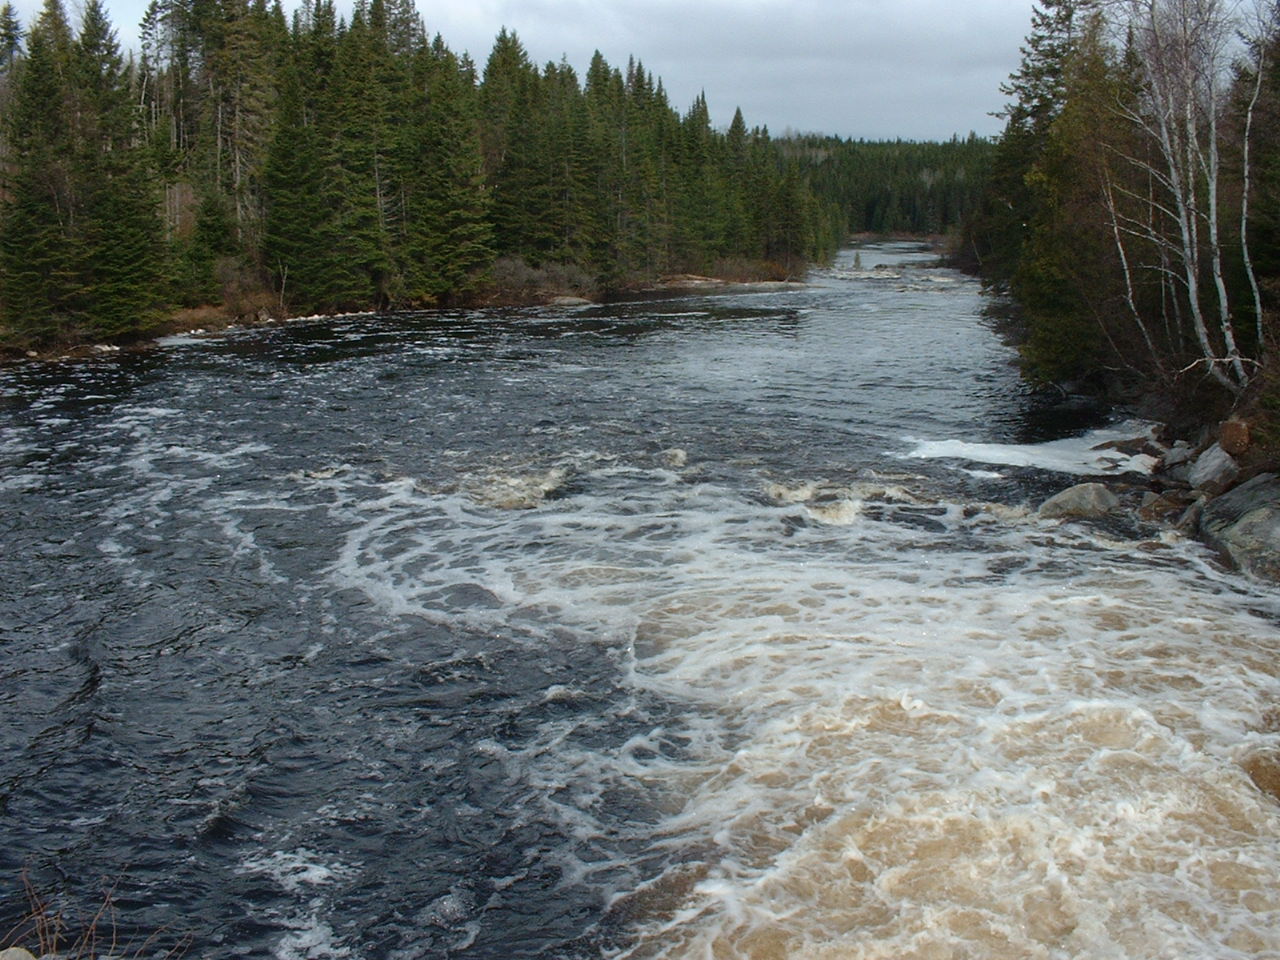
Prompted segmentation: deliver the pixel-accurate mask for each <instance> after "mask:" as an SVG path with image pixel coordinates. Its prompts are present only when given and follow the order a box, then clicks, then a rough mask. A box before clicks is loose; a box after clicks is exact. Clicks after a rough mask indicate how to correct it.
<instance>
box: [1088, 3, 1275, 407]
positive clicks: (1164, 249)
mask: <svg viewBox="0 0 1280 960" xmlns="http://www.w3.org/2000/svg"><path fill="white" fill-rule="evenodd" d="M1107 6H1108V11H1109V14H1110V16H1111V18H1112V22H1113V25H1114V27H1115V29H1116V32H1117V35H1118V36H1122V37H1125V38H1126V39H1127V42H1128V43H1129V44H1130V45H1131V49H1132V53H1133V62H1134V63H1135V64H1136V67H1137V71H1138V76H1137V79H1138V84H1139V90H1138V96H1137V98H1136V100H1135V101H1134V102H1133V103H1132V104H1128V105H1123V106H1120V107H1119V108H1118V109H1120V111H1121V113H1122V115H1123V116H1124V117H1125V119H1127V120H1128V121H1129V122H1130V123H1132V124H1133V125H1134V126H1135V127H1136V128H1137V129H1138V130H1140V131H1141V132H1142V133H1143V134H1144V135H1145V136H1146V137H1147V138H1148V139H1149V140H1150V141H1151V143H1152V144H1153V145H1154V147H1155V150H1154V151H1153V153H1152V154H1151V155H1150V156H1151V159H1146V158H1145V157H1146V155H1126V156H1125V157H1124V159H1125V160H1126V161H1127V162H1128V163H1130V164H1133V165H1135V166H1136V167H1137V168H1138V169H1139V170H1140V171H1141V173H1142V174H1143V175H1144V177H1145V178H1146V179H1147V180H1148V181H1149V182H1150V183H1151V184H1152V185H1153V187H1154V188H1155V189H1154V191H1153V196H1152V197H1150V198H1148V203H1149V204H1150V205H1151V208H1153V209H1155V210H1156V211H1158V212H1159V214H1160V217H1158V218H1157V219H1154V220H1148V221H1147V222H1146V223H1143V222H1142V221H1141V220H1139V219H1137V218H1135V219H1131V220H1127V221H1123V223H1122V222H1121V221H1120V219H1119V218H1118V216H1117V215H1116V213H1115V211H1116V207H1115V204H1114V202H1111V201H1108V209H1109V211H1110V212H1111V213H1112V215H1113V217H1116V229H1117V242H1118V243H1121V246H1122V248H1123V241H1122V240H1121V236H1122V234H1128V235H1130V236H1131V237H1134V238H1140V239H1141V240H1142V241H1144V242H1147V243H1150V244H1153V245H1154V246H1155V248H1156V249H1158V250H1159V251H1160V252H1161V256H1160V258H1159V260H1160V262H1159V263H1155V264H1151V265H1150V269H1153V270H1156V271H1158V272H1161V273H1162V274H1163V275H1164V276H1165V277H1166V278H1167V279H1169V280H1171V281H1173V282H1174V283H1175V284H1176V285H1177V287H1178V288H1179V290H1180V292H1181V293H1182V297H1181V298H1179V299H1181V300H1182V301H1183V303H1184V304H1185V307H1186V311H1187V315H1188V317H1189V318H1190V322H1191V327H1192V330H1193V331H1194V335H1195V341H1196V343H1197V345H1198V347H1199V351H1200V357H1199V359H1198V360H1196V361H1195V365H1204V366H1205V367H1206V368H1207V370H1208V372H1209V374H1210V375H1211V376H1212V377H1214V379H1216V380H1217V381H1218V382H1219V383H1221V384H1222V385H1223V386H1224V387H1226V388H1227V389H1228V390H1230V391H1232V392H1233V393H1237V394H1238V393H1240V392H1242V391H1243V390H1244V388H1245V387H1246V386H1247V385H1248V383H1249V380H1250V378H1251V376H1252V372H1253V370H1254V368H1255V366H1256V364H1255V361H1254V360H1252V359H1250V358H1247V357H1245V356H1244V355H1243V354H1242V352H1241V349H1240V346H1239V342H1238V339H1237V336H1236V327H1235V317H1234V314H1233V310H1232V303H1231V299H1230V295H1229V292H1228V288H1227V283H1226V271H1225V268H1224V252H1223V237H1222V216H1223V211H1222V206H1223V201H1222V198H1221V185H1222V179H1223V170H1222V147H1223V131H1224V129H1225V127H1224V124H1223V123H1222V119H1223V108H1224V104H1225V102H1226V99H1227V98H1226V93H1227V91H1228V90H1229V88H1230V84H1231V82H1232V76H1233V74H1232V67H1233V65H1234V64H1235V62H1236V61H1237V60H1238V58H1239V55H1240V54H1241V53H1242V52H1243V47H1242V43H1241V37H1242V30H1243V28H1244V26H1245V25H1246V18H1245V16H1244V13H1245V11H1244V10H1243V4H1242V3H1239V2H1233V0H1112V2H1111V3H1109V4H1108V5H1107ZM1255 19H1257V17H1256V11H1255ZM1245 132H1246V137H1247V135H1248V132H1249V124H1247V123H1246V125H1245ZM1242 146H1243V145H1242ZM1242 153H1243V156H1244V157H1245V161H1246V165H1247V159H1248V153H1247V150H1242ZM1246 186H1247V172H1246ZM1247 196H1248V191H1247V189H1246V190H1245V194H1244V200H1243V203H1244V206H1243V209H1242V211H1241V216H1242V218H1243V221H1242V222H1243V223H1244V226H1245V227H1247V217H1248V207H1247V202H1248V201H1247ZM1244 249H1245V251H1246V255H1247V250H1248V248H1247V245H1246V246H1245V248H1244ZM1122 252H1123V251H1122Z"/></svg>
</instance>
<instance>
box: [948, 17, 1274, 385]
mask: <svg viewBox="0 0 1280 960" xmlns="http://www.w3.org/2000/svg"><path fill="white" fill-rule="evenodd" d="M1022 54H1023V55H1022V61H1021V64H1020V66H1019V68H1018V70H1017V71H1016V72H1014V74H1013V75H1012V76H1011V77H1010V79H1009V82H1008V84H1007V85H1006V86H1005V88H1004V90H1005V93H1006V95H1008V96H1009V97H1010V102H1009V105H1008V107H1007V109H1006V113H1005V120H1006V123H1005V129H1004V132H1003V134H1002V136H1001V137H1000V138H999V141H998V144H997V146H996V148H995V151H994V155H993V157H992V166H991V172H990V178H989V181H988V185H987V188H986V190H985V192H984V194H983V196H982V198H981V200H980V202H979V204H978V205H977V206H976V208H975V210H974V213H973V214H972V216H970V217H969V218H968V220H967V224H966V228H965V230H964V234H963V242H962V245H961V249H960V251H959V253H960V255H961V256H962V257H963V258H965V259H966V260H967V261H968V262H969V263H971V264H972V265H973V266H974V267H975V268H976V269H978V270H979V271H980V272H981V273H982V275H983V276H984V277H985V278H986V280H987V282H988V283H989V284H991V285H992V286H994V287H997V288H999V289H1003V290H1007V291H1009V292H1010V293H1011V294H1012V295H1013V297H1014V298H1015V300H1016V301H1017V303H1018V304H1019V305H1020V307H1021V311H1022V313H1023V316H1024V319H1025V323H1026V345H1025V354H1026V358H1027V361H1028V365H1029V368H1030V370H1031V371H1032V372H1033V374H1035V375H1036V376H1038V377H1040V378H1043V379H1048V380H1059V381H1060V380H1064V379H1073V378H1080V377H1086V376H1089V375H1091V374H1097V373H1099V372H1103V373H1105V374H1107V375H1108V376H1109V379H1111V380H1113V381H1114V382H1117V383H1125V384H1129V385H1140V386H1142V387H1144V388H1145V389H1155V390H1158V391H1160V392H1163V393H1165V394H1166V395H1168V396H1173V397H1178V398H1188V397H1196V398H1200V400H1199V401H1197V402H1200V401H1206V402H1207V401H1211V400H1212V398H1213V397H1214V396H1216V397H1218V398H1219V399H1220V400H1221V401H1222V402H1223V403H1224V404H1235V403H1239V402H1241V401H1242V400H1244V399H1247V398H1249V397H1251V396H1253V395H1255V394H1256V393H1257V392H1258V390H1259V389H1262V387H1263V386H1264V385H1265V384H1267V383H1271V382H1273V381H1274V379H1275V378H1274V372H1273V371H1272V369H1271V365H1272V356H1273V349H1272V348H1273V345H1274V339H1275V333H1276V331H1275V326H1274V321H1275V307H1276V302H1277V298H1278V297H1280V9H1278V5H1277V4H1276V3H1275V2H1274V0H1266V2H1238V3H1237V2H1228V0H1042V2H1041V3H1040V4H1039V5H1038V6H1036V7H1035V8H1034V11H1033V18H1032V28H1031V31H1030V33H1029V34H1028V37H1027V41H1026V45H1025V46H1024V48H1023V51H1022Z"/></svg>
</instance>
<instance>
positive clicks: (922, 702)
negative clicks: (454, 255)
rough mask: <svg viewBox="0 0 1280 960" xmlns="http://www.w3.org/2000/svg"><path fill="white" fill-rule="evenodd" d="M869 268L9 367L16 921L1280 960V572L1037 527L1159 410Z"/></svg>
mask: <svg viewBox="0 0 1280 960" xmlns="http://www.w3.org/2000/svg"><path fill="white" fill-rule="evenodd" d="M854 257H855V252H854V251H848V252H846V253H845V254H844V255H842V257H841V259H840V260H839V261H838V262H837V263H836V264H835V265H834V266H833V267H832V268H830V269H827V270H819V271H815V272H814V274H813V275H812V277H811V278H810V280H811V282H810V284H809V285H808V286H805V287H802V288H793V289H787V290H774V291H769V292H747V293H736V294H728V295H722V296H689V297H682V298H674V299H662V300H648V301H635V302H625V303H618V304H610V305H602V306H588V307H567V308H538V309H528V310H514V311H512V310H508V311H477V312H432V313H423V314H415V315H397V316H392V317H346V318H328V319H316V320H309V321H305V322H295V323H290V324H283V325H279V326H275V327H270V328H260V329H253V330H239V331H231V332H228V333H226V334H224V335H221V336H218V337H195V336H181V337H173V338H169V339H168V340H166V341H164V342H163V343H162V344H161V346H160V347H159V348H157V349H156V350H154V351H151V352H147V353H140V354H127V355H118V356H110V357H103V358H101V359H96V360H92V361H82V362H75V363H62V364H57V363H49V364H27V365H23V366H19V367H12V368H9V369H5V370H0V531H3V534H2V535H3V542H4V544H5V547H4V550H3V553H2V554H0V651H3V657H2V658H0V761H2V762H0V822H2V823H3V825H4V826H3V835H2V837H0V933H2V932H3V930H7V929H8V928H9V927H12V926H13V925H15V924H17V923H19V922H20V918H21V917H22V915H23V913H24V912H25V911H26V909H27V905H26V900H25V897H24V895H23V891H22V880H21V876H22V873H23V871H24V870H25V871H26V873H27V875H28V877H29V879H30V882H31V884H32V885H33V887H35V888H36V889H38V890H41V891H44V892H46V893H47V895H48V896H49V897H50V898H51V900H52V901H53V902H54V903H55V904H56V905H57V906H58V907H59V908H60V909H62V910H63V911H64V913H65V914H66V915H67V916H68V917H69V918H74V917H77V916H88V917H92V915H93V914H94V913H95V912H96V911H97V910H98V908H99V907H100V906H101V904H102V902H103V897H104V894H103V890H104V889H108V888H109V889H110V890H111V893H110V897H111V901H112V903H113V908H114V917H115V920H114V923H115V925H116V926H117V928H118V931H117V937H118V939H119V941H120V942H121V943H126V942H132V943H134V944H135V945H136V944H140V943H142V942H143V941H144V940H145V939H146V938H147V937H149V936H152V935H154V936H155V940H154V942H153V945H148V946H147V947H146V948H145V950H136V952H138V953H139V955H142V956H149V955H151V953H148V952H145V951H151V950H161V949H163V948H166V946H167V945H169V944H171V943H173V942H176V941H177V940H178V939H179V938H182V937H186V938H189V941H190V946H189V948H188V949H187V953H186V955H187V956H188V957H196V958H206V957H207V958H214V957H225V956H246V957H248V956H252V957H264V958H266V957H274V958H280V960H295V958H297V960H301V958H352V960H355V958H368V960H375V958H379V960H380V958H386V960H411V958H457V960H478V958H485V960H488V958H493V960H498V958H503V960H505V958H532V957H537V958H575V960H584V958H589V957H590V958H596V957H600V958H604V957H608V958H618V960H621V958H626V960H651V958H652V960H657V958H664V960H668V958H669V960H677V958H679V960H686V958H688V960H693V958H698V960H710V958H715V960H730V958H743V960H747V958H750V960H773V958H777V960H783V958H786V960H835V958H839V960H871V958H884V960H909V958H919V960H959V958H991V960H1009V958H1029V960H1030V958H1037V960H1038V958H1044V960H1049V958H1116V960H1120V958H1153V960H1154V958H1179V960H1194V958H1259V957H1280V882H1278V881H1277V877H1280V805H1278V804H1277V801H1276V800H1275V799H1274V798H1272V797H1271V796H1269V795H1268V794H1266V793H1264V792H1262V791H1261V790H1259V789H1258V788H1257V787H1255V785H1254V784H1253V782H1252V781H1251V780H1250V777H1249V775H1248V773H1247V772H1246V766H1247V765H1248V763H1249V762H1250V760H1251V758H1255V757H1258V756H1262V755H1274V754H1276V753H1277V752H1280V677H1278V674H1280V661H1278V660H1277V652H1278V650H1280V629H1278V627H1277V617H1278V616H1280V590H1277V588H1275V587H1272V586H1268V585H1264V584H1260V583H1257V582H1254V581H1251V580H1249V579H1247V578H1245V577H1243V576H1242V575H1240V574H1237V573H1235V572H1232V571H1229V570H1227V569H1225V568H1223V567H1222V566H1221V565H1220V564H1219V563H1218V562H1217V561H1216V559H1215V558H1214V557H1213V556H1211V555H1210V554H1209V553H1208V552H1207V551H1206V550H1205V549H1204V548H1203V547H1202V546H1201V545H1199V544H1197V543H1196V542H1194V541H1191V540H1188V539H1185V538H1182V537H1181V536H1179V535H1176V534H1174V533H1171V532H1169V531H1167V530H1163V529H1160V528H1156V527H1154V526H1153V527H1146V526H1143V525H1142V524H1140V523H1139V522H1137V521H1126V520H1119V519H1117V520H1111V521H1107V522H1105V523H1081V522H1068V523H1062V522H1059V521H1049V520H1043V519H1041V518H1039V517H1038V516H1037V514H1036V512H1035V507H1036V505H1037V504H1038V503H1039V502H1040V501H1041V500H1043V499H1044V498H1045V497H1047V496H1048V495H1050V494H1052V493H1055V492H1057V491H1058V490H1060V489H1062V488H1063V487H1065V486H1067V485H1069V484H1071V483H1074V482H1077V481H1078V480H1079V479H1080V477H1081V476H1086V475H1090V474H1101V473H1116V472H1117V471H1120V470H1124V469H1126V468H1131V467H1141V466H1142V464H1140V463H1134V462H1129V461H1127V460H1125V459H1124V458H1121V457H1118V456H1114V455H1107V454H1104V453H1099V451H1097V450H1095V449H1094V448H1095V447H1096V446H1097V445H1098V444H1099V443H1102V442H1104V441H1106V440H1107V439H1110V438H1115V437H1122V436H1131V435H1132V434H1133V431H1134V430H1136V429H1142V426H1141V425H1137V424H1132V423H1123V422H1115V421H1111V420H1108V419H1107V418H1105V417H1104V416H1103V415H1101V414H1099V413H1098V412H1097V411H1093V410H1089V409H1078V408H1075V407H1070V406H1061V405H1058V406H1055V405H1053V404H1051V403H1050V402H1049V401H1047V400H1046V399H1045V398H1044V397H1043V396H1041V395H1038V394H1035V393H1033V392H1032V391H1030V390H1029V389H1028V388H1027V387H1026V386H1025V385H1024V384H1023V383H1022V381H1021V380H1020V378H1019V376H1018V371H1017V369H1016V367H1015V366H1014V363H1013V360H1014V357H1013V351H1012V349H1011V348H1010V347H1009V346H1008V345H1007V344H1005V343H1004V342H1003V341H1002V340H1001V338H1000V336H999V335H998V333H997V332H996V331H995V330H994V329H993V328H992V326H991V324H990V323H989V322H988V321H987V320H986V319H985V316H984V308H985V306H986V304H985V301H984V298H983V295H982V294H981V292H980V290H979V288H978V286H977V284H976V283H975V282H974V281H972V280H971V279H969V278H966V277H964V276H962V275H960V274H958V273H955V272H952V271H949V270H945V269H940V268H937V267H935V266H933V265H932V262H931V257H930V255H929V254H927V253H926V252H924V251H921V250H919V249H917V248H915V247H913V246H911V245H909V244H881V245H872V246H868V247H864V248H862V249H860V250H858V251H857V252H856V257H857V260H856V262H855V260H854ZM120 953H121V955H124V954H125V951H124V950H121V951H120ZM129 955H133V954H132V953H130V954H129Z"/></svg>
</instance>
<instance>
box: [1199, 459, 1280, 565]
mask: <svg viewBox="0 0 1280 960" xmlns="http://www.w3.org/2000/svg"><path fill="white" fill-rule="evenodd" d="M1200 536H1201V538H1202V539H1203V540H1204V541H1205V543H1207V544H1209V546H1211V547H1213V548H1214V549H1215V550H1219V551H1221V552H1222V553H1223V554H1225V555H1226V556H1227V557H1228V558H1229V559H1230V560H1231V561H1232V562H1233V563H1235V564H1236V566H1238V567H1240V569H1242V570H1244V571H1246V572H1247V573H1251V574H1253V575H1254V576H1256V577H1262V578H1264V579H1267V580H1276V581H1280V477H1277V476H1276V475H1275V474H1274V473H1260V474H1258V476H1256V477H1254V478H1253V479H1252V480H1250V481H1248V482H1247V483H1242V484H1240V486H1238V487H1236V488H1235V489H1234V490H1230V491H1228V492H1227V493H1224V494H1223V495H1222V496H1220V497H1217V498H1216V499H1214V500H1210V501H1209V503H1208V504H1206V505H1205V508H1204V512H1203V513H1202V514H1201V515H1200Z"/></svg>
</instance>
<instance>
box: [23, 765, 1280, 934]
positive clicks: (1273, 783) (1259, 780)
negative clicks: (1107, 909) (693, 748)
mask: <svg viewBox="0 0 1280 960" xmlns="http://www.w3.org/2000/svg"><path fill="white" fill-rule="evenodd" d="M1242 766H1243V767H1244V772H1245V773H1247V774H1248V775H1249V779H1250V780H1252V781H1253V785H1254V786H1255V787H1257V788H1258V789H1259V790H1261V791H1262V792H1263V793H1269V794H1271V796H1273V797H1274V798H1275V799H1277V800H1280V752H1276V751H1268V752H1266V753H1255V754H1253V755H1252V756H1250V757H1248V758H1246V759H1245V761H1244V763H1243V764H1242ZM2 957H3V955H2V954H0V958H2Z"/></svg>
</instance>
